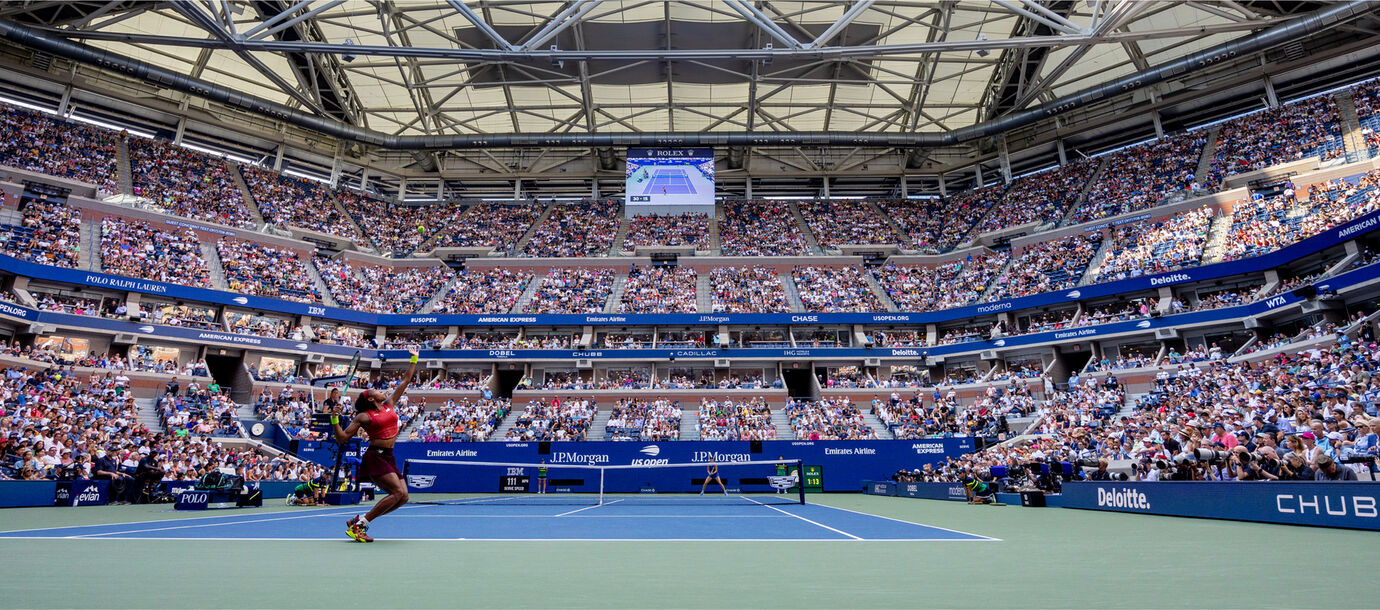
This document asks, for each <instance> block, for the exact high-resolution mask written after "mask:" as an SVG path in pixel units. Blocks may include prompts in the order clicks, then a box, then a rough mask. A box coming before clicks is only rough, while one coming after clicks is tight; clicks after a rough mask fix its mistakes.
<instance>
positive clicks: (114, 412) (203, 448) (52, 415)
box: [0, 368, 319, 503]
mask: <svg viewBox="0 0 1380 610" xmlns="http://www.w3.org/2000/svg"><path fill="white" fill-rule="evenodd" d="M0 377H2V379H0V404H2V405H3V406H0V454H3V455H4V458H5V459H4V464H3V466H0V478H12V479H27V480H39V479H44V478H48V479H73V478H96V479H106V480H110V481H111V482H112V489H111V492H112V493H111V498H112V501H113V502H114V503H128V502H131V501H136V500H141V499H147V497H145V496H143V495H142V494H141V491H142V488H143V487H144V486H145V485H147V484H151V483H155V482H157V481H159V480H164V479H175V480H192V479H197V478H200V477H201V476H203V475H205V474H206V473H207V472H210V471H211V470H214V469H222V468H229V469H232V470H233V471H234V472H235V473H236V474H239V475H241V476H243V477H245V479H246V480H249V481H259V480H269V479H273V480H293V479H298V478H300V477H302V476H315V475H316V474H317V473H318V472H319V469H317V468H314V467H312V466H310V465H309V464H306V463H303V462H300V461H298V460H295V459H292V458H287V457H280V458H269V457H268V456H266V455H264V454H262V453H260V452H259V451H257V450H252V449H251V450H232V449H229V448H226V447H224V446H223V445H222V444H221V443H220V442H218V441H216V440H215V439H214V438H211V437H210V432H214V431H215V429H216V427H217V426H218V425H219V423H220V419H221V418H220V416H219V415H216V414H215V412H216V411H217V410H220V411H222V412H223V411H224V410H225V409H228V408H229V407H227V406H225V402H224V401H221V402H220V403H219V404H217V403H215V401H214V400H212V399H211V395H213V394H214V393H213V392H210V390H209V389H206V388H201V387H199V386H197V385H196V384H195V383H193V384H190V385H189V387H188V388H187V394H179V391H180V389H181V388H180V386H179V385H177V383H176V379H173V380H172V382H171V383H170V384H169V386H170V388H175V389H172V390H171V394H170V395H171V396H176V397H177V398H178V399H179V400H182V401H183V403H184V404H183V405H182V409H181V410H178V408H177V407H176V406H172V407H171V411H166V412H165V413H166V414H168V415H171V416H173V417H172V418H171V419H172V420H173V421H182V420H183V419H184V417H185V419H186V423H184V424H181V425H176V426H173V427H172V428H170V429H169V430H168V431H167V432H162V433H155V432H152V431H150V430H149V429H148V427H147V426H145V425H144V424H143V423H141V422H140V421H139V419H138V415H137V410H136V407H135V405H134V397H133V394H132V393H131V392H130V391H129V387H128V378H125V377H124V376H123V375H118V374H114V375H112V374H105V375H93V376H92V377H91V378H90V380H89V381H88V382H86V383H82V382H81V381H79V379H78V377H77V375H76V374H74V372H73V371H71V370H68V369H60V368H51V369H46V370H42V369H34V370H27V369H19V368H8V369H3V371H0ZM203 396H205V397H206V399H205V400H203V399H202V397H203ZM165 404H168V401H165ZM193 413H195V414H196V417H195V418H194V417H193V415H192V414H193ZM208 417H214V418H215V421H214V422H208V421H206V420H207V418H208ZM192 422H195V425H190V424H192ZM208 423H209V424H210V431H209V432H207V433H202V432H200V430H203V429H206V424H208ZM11 466H13V468H11Z"/></svg>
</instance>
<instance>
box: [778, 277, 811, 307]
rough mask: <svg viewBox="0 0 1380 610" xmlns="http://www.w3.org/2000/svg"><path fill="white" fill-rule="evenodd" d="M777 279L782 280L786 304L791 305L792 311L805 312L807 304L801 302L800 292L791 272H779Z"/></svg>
mask: <svg viewBox="0 0 1380 610" xmlns="http://www.w3.org/2000/svg"><path fill="white" fill-rule="evenodd" d="M777 277H780V278H781V290H782V292H785V293H786V302H787V303H790V304H791V311H797V312H799V311H805V303H804V302H802V301H801V300H800V291H798V290H796V287H795V278H793V277H791V272H790V271H780V272H777Z"/></svg>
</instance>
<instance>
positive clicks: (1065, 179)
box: [972, 161, 1097, 236]
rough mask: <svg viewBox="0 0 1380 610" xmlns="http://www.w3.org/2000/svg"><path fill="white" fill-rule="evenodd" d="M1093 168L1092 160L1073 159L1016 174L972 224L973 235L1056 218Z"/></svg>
mask: <svg viewBox="0 0 1380 610" xmlns="http://www.w3.org/2000/svg"><path fill="white" fill-rule="evenodd" d="M1096 168H1097V163H1096V162H1095V161H1075V162H1073V163H1070V164H1068V165H1065V166H1063V167H1058V168H1054V169H1050V170H1047V171H1043V172H1040V173H1038V174H1032V175H1029V176H1022V177H1020V178H1017V179H1016V180H1014V181H1012V183H1011V187H1010V188H1008V189H1007V190H1006V196H1004V197H1002V198H1001V199H1000V200H999V201H998V202H997V203H996V205H994V206H993V207H992V208H991V211H990V212H988V213H987V215H986V216H983V217H982V220H981V221H979V222H978V223H977V224H976V225H974V227H973V230H972V233H973V235H975V236H976V235H981V234H983V233H990V232H992V231H1000V230H1002V229H1007V228H1010V227H1016V226H1020V225H1023V224H1026V223H1030V222H1038V223H1042V224H1044V223H1057V222H1059V220H1061V219H1063V217H1064V215H1065V214H1067V213H1068V211H1069V207H1071V206H1072V205H1073V204H1074V202H1075V201H1077V200H1078V195H1080V194H1081V193H1082V192H1083V188H1084V187H1085V186H1087V184H1088V179H1089V178H1091V177H1092V172H1093V170H1094V169H1096Z"/></svg>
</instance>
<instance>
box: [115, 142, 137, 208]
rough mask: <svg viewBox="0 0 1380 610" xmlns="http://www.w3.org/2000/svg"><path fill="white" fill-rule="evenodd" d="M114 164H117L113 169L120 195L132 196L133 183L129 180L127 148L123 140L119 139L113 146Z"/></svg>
mask: <svg viewBox="0 0 1380 610" xmlns="http://www.w3.org/2000/svg"><path fill="white" fill-rule="evenodd" d="M115 162H116V163H118V164H119V165H118V166H116V168H115V169H116V172H117V173H116V180H117V182H116V184H118V185H120V194H121V195H133V194H134V183H133V181H132V180H131V179H130V170H129V146H128V145H127V144H126V143H125V139H124V138H120V141H119V142H118V143H117V144H116V145H115Z"/></svg>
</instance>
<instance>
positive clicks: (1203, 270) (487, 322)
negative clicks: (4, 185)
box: [0, 212, 1380, 358]
mask: <svg viewBox="0 0 1380 610" xmlns="http://www.w3.org/2000/svg"><path fill="white" fill-rule="evenodd" d="M1377 228H1380V212H1372V213H1370V214H1366V215H1365V216H1362V217H1360V218H1357V219H1355V220H1353V221H1351V222H1348V223H1345V224H1343V225H1341V226H1338V227H1334V228H1332V229H1329V230H1327V231H1326V232H1324V233H1321V234H1319V235H1315V236H1313V237H1310V238H1308V239H1305V240H1303V241H1300V242H1297V243H1295V244H1292V245H1290V246H1286V247H1284V248H1282V249H1280V250H1276V251H1274V252H1271V253H1269V254H1265V255H1262V256H1257V257H1254V258H1249V259H1245V260H1239V261H1230V262H1225V263H1217V264H1212V265H1204V266H1201V267H1193V268H1189V269H1183V270H1179V271H1173V272H1169V273H1159V274H1154V275H1146V276H1143V277H1138V278H1131V279H1126V280H1119V281H1115V282H1107V283H1103V284H1094V285H1089V286H1081V287H1078V288H1076V289H1072V290H1068V291H1059V292H1050V293H1045V294H1037V295H1031V296H1027V297H1021V298H1016V299H1010V300H1006V301H997V302H994V303H983V304H979V305H970V306H967V307H959V308H955V309H948V310H944V311H936V312H924V313H810V314H802V313H795V314H499V315H443V314H429V315H428V314H418V315H407V314H372V313H365V312H359V311H354V310H349V309H340V308H335V307H326V306H324V305H308V304H304V303H295V302H291V301H281V300H278V299H268V298H263V297H256V296H249V295H241V294H237V293H232V292H221V291H217V290H207V289H204V288H191V287H187V286H179V285H176V284H168V283H164V282H155V281H151V280H140V279H133V278H127V277H120V276H115V275H107V274H104V273H95V272H87V271H79V270H74V269H63V268H59V267H50V266H47V265H40V264H37V263H31V262H28V261H24V260H20V259H17V258H14V257H10V256H3V255H0V270H3V271H7V272H10V273H14V274H17V275H22V276H27V277H31V278H36V279H43V280H52V281H58V282H65V283H71V284H81V285H86V286H94V287H98V288H112V289H118V290H129V291H133V292H139V293H144V294H153V295H160V296H166V297H168V298H172V299H179V300H194V301H204V302H208V303H218V304H223V305H236V306H241V307H248V308H252V309H259V310H264V311H276V312H280V313H287V314H295V315H306V316H313V317H318V318H327V319H331V320H339V321H345V322H357V323H362V324H370V325H383V326H448V325H457V326H523V325H541V326H586V325H589V326H607V325H618V326H628V325H669V326H691V325H704V324H715V325H717V324H738V325H783V324H814V323H818V324H925V323H935V322H946V321H953V320H961V319H967V318H972V317H975V316H981V315H986V314H993V313H998V312H1003V311H1012V310H1019V309H1026V308H1031V307H1044V306H1048V305H1055V304H1059V303H1066V302H1071V301H1077V300H1080V299H1090V298H1096V297H1104V296H1113V295H1118V294H1125V293H1130V292H1136V291H1142V290H1147V289H1153V288H1159V287H1161V286H1170V285H1174V284H1182V283H1186V282H1197V281H1202V280H1210V279H1217V278H1223V277H1230V276H1235V275H1240V274H1244V273H1251V272H1258V271H1264V270H1267V269H1274V268H1276V267H1279V266H1281V265H1283V264H1286V263H1289V262H1291V261H1294V260H1296V259H1298V258H1301V257H1303V256H1306V255H1309V254H1313V253H1315V252H1317V251H1319V250H1323V249H1325V248H1331V247H1334V246H1337V245H1339V244H1342V243H1345V242H1346V241H1348V240H1351V239H1355V238H1357V237H1360V236H1362V235H1364V234H1366V233H1368V232H1370V231H1373V230H1375V229H1377ZM1337 279H1340V278H1334V280H1337ZM1332 283H1333V285H1334V287H1335V286H1336V284H1335V281H1334V282H1332ZM1326 284H1327V283H1324V284H1323V285H1326ZM1276 306H1278V305H1276ZM1204 313H1206V312H1204ZM1079 330H1086V329H1079ZM263 341H272V340H269V339H263ZM1008 341H1009V340H1008ZM285 343H292V342H290V341H289V342H285ZM303 349H305V348H303ZM341 349H343V350H346V351H347V352H348V354H352V353H353V350H350V349H348V348H341ZM475 351H477V352H485V351H490V350H475ZM704 351H719V352H726V351H728V350H704ZM930 352H931V353H937V350H936V349H931V350H930ZM397 353H399V354H401V353H404V352H397ZM348 354H347V355H348ZM476 357H483V358H493V357H494V356H492V355H485V356H476ZM512 357H516V358H521V357H525V356H512ZM574 357H577V358H586V357H589V356H574ZM717 357H728V356H727V355H722V356H717Z"/></svg>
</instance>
